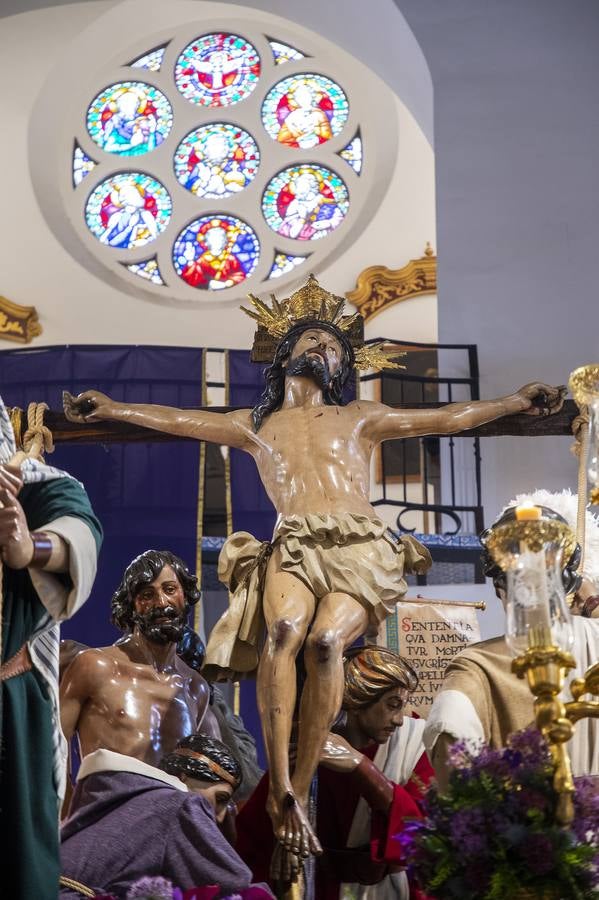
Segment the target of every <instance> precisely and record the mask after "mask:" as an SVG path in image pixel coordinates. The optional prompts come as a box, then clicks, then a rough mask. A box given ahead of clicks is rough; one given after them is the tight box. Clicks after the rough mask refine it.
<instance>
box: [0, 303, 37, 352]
mask: <svg viewBox="0 0 599 900" xmlns="http://www.w3.org/2000/svg"><path fill="white" fill-rule="evenodd" d="M41 333H42V326H41V325H40V323H39V320H38V316H37V310H36V308H35V306H19V304H18V303H12V302H11V301H10V300H7V299H6V297H0V340H5V341H16V342H17V343H19V344H29V343H30V342H31V341H32V340H33V338H34V337H37V336H38V335H40V334H41Z"/></svg>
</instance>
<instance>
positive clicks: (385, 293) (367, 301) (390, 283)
mask: <svg viewBox="0 0 599 900" xmlns="http://www.w3.org/2000/svg"><path fill="white" fill-rule="evenodd" d="M436 293H437V257H436V256H435V254H434V251H433V248H432V247H431V245H430V243H429V244H427V245H426V249H425V251H424V256H422V257H421V258H420V259H411V260H410V262H409V263H407V264H406V265H405V266H403V268H401V269H388V268H387V267H386V266H369V267H368V268H367V269H364V271H363V272H361V273H360V274H359V275H358V282H357V286H356V288H355V290H353V291H350V292H349V293H348V294H346V295H345V296H346V298H347V300H349V302H350V303H353V304H354V306H357V308H358V311H359V312H360V314H361V315H362V317H363V319H364V321H365V322H368V320H369V319H372V318H373V317H374V316H376V315H377V314H378V313H380V312H382V311H383V310H384V309H387V308H388V307H389V306H393V305H394V304H395V303H400V302H401V301H402V300H409V299H410V298H411V297H418V296H419V295H421V294H436Z"/></svg>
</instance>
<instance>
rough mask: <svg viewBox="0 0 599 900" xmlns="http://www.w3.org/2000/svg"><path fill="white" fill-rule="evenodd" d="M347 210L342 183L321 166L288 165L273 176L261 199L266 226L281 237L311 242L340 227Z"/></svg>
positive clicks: (347, 202) (347, 196)
mask: <svg viewBox="0 0 599 900" xmlns="http://www.w3.org/2000/svg"><path fill="white" fill-rule="evenodd" d="M348 209H349V195H348V191H347V187H346V186H345V183H344V181H343V180H342V179H341V178H340V177H339V175H336V174H335V172H332V171H331V170H330V169H326V168H325V167H324V166H317V165H314V164H311V163H309V164H306V165H299V166H289V168H287V169H284V170H283V171H282V172H279V174H278V175H275V177H274V178H272V179H271V180H270V181H269V183H268V184H267V186H266V189H265V191H264V194H263V196H262V212H263V214H264V218H265V219H266V223H267V225H268V226H269V227H270V228H272V230H273V231H275V232H276V233H277V234H281V235H283V237H289V238H293V239H294V240H298V241H315V240H318V239H319V238H323V237H326V236H327V235H328V234H330V233H331V231H334V229H335V228H337V226H338V225H340V224H341V222H342V221H343V219H344V218H345V216H346V215H347V211H348Z"/></svg>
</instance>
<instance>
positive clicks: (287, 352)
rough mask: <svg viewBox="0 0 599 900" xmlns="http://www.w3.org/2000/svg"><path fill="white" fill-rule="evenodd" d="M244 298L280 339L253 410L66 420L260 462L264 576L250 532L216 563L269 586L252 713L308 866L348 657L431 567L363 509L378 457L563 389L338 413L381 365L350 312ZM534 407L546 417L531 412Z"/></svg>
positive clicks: (98, 410)
mask: <svg viewBox="0 0 599 900" xmlns="http://www.w3.org/2000/svg"><path fill="white" fill-rule="evenodd" d="M252 302H253V304H254V307H255V309H256V310H257V311H256V312H251V313H250V315H252V316H253V317H254V318H256V319H257V320H258V322H259V324H260V325H261V326H262V333H263V334H264V333H265V332H268V335H270V336H271V339H272V338H278V339H279V343H278V344H277V346H276V351H275V354H274V360H273V364H272V365H271V366H270V368H269V369H267V371H266V373H265V378H266V390H265V392H264V395H263V397H262V398H261V400H260V403H259V404H258V405H257V406H256V408H255V409H253V410H250V409H244V410H236V411H233V412H230V413H214V412H205V411H192V410H179V409H172V408H170V407H160V406H153V405H145V404H135V405H133V404H127V403H119V402H116V401H114V400H111V399H110V398H109V397H106V396H105V395H103V394H100V393H99V392H97V391H87V392H85V393H83V394H80V395H79V397H77V398H73V397H71V396H70V395H66V396H65V412H66V414H67V416H68V418H70V419H71V420H72V421H77V422H84V421H95V420H102V419H114V420H120V421H127V422H130V423H132V424H136V425H142V426H145V427H147V428H154V429H156V430H158V431H165V432H168V433H169V434H175V435H182V436H186V437H195V438H197V439H198V440H207V441H214V442H216V443H218V444H225V445H228V446H230V447H236V448H239V449H241V450H245V451H246V452H247V453H250V454H251V455H252V456H253V458H254V460H255V461H256V465H257V467H258V471H259V473H260V477H261V478H262V482H263V484H264V486H265V488H266V491H267V493H268V495H269V497H270V499H271V501H272V503H273V505H274V507H275V509H276V511H277V513H278V516H279V518H278V521H277V526H276V528H275V534H274V537H273V544H272V554H271V556H270V559H269V561H268V567H267V570H266V572H265V577H264V578H263V579H262V577H260V578H256V577H255V574H256V565H255V562H254V563H252V562H251V560H249V559H248V551H249V545H248V541H247V540H246V539H248V538H250V536H249V535H245V536H244V535H243V534H242V535H233V536H232V537H231V538H230V539H229V541H228V547H227V545H225V549H224V550H223V554H222V555H221V563H220V566H221V570H222V572H223V574H224V576H225V579H226V580H227V581H228V582H229V584H230V586H231V587H232V588H233V589H235V585H237V586H238V587H239V586H242V583H243V582H254V583H255V582H257V581H258V582H260V587H261V586H262V581H263V596H261V597H260V603H259V605H260V609H261V611H263V614H264V618H265V620H266V626H267V632H268V637H267V641H266V645H265V647H264V650H263V652H262V654H261V656H260V665H259V671H258V703H259V709H260V715H261V720H262V726H263V731H264V737H265V743H266V749H267V755H268V761H269V769H270V775H271V782H270V797H269V812H270V815H271V818H272V821H273V826H274V830H275V834H276V836H277V838H278V839H279V841H281V843H282V844H283V846H284V847H285V848H286V849H287V850H289V851H291V852H295V853H299V854H300V855H304V856H305V855H307V854H308V853H319V852H320V846H319V843H318V840H317V838H316V836H315V835H314V834H313V831H312V829H311V827H310V825H309V822H308V819H307V816H306V812H305V810H306V808H307V797H308V791H309V787H310V783H311V779H312V776H313V774H314V771H315V769H316V766H317V765H318V760H319V758H320V752H321V749H322V747H323V745H324V742H325V740H326V737H327V734H328V732H329V729H330V727H331V724H332V722H333V720H334V719H335V716H336V715H337V713H338V711H339V708H340V705H341V698H342V696H343V664H342V655H343V650H344V648H346V647H347V646H349V645H350V644H351V643H352V642H353V641H354V640H355V639H356V638H357V637H358V636H359V635H361V634H363V633H364V632H366V631H367V629H368V627H369V625H370V626H371V628H374V627H376V626H377V625H378V624H379V623H380V622H381V621H382V620H384V619H385V618H386V616H387V615H389V614H390V613H391V612H392V611H393V609H394V607H395V604H396V602H397V601H398V600H399V599H401V597H402V596H403V594H404V593H405V590H406V583H405V581H404V579H403V577H402V573H403V569H404V563H405V562H406V559H405V557H407V562H408V563H411V565H412V567H413V568H416V567H418V566H420V569H421V570H423V569H425V568H426V567H427V564H428V563H429V562H430V557H429V556H428V552H427V551H426V550H425V548H423V547H421V546H420V545H418V544H417V542H415V541H412V542H407V541H406V540H405V539H404V540H401V541H400V542H397V541H396V540H395V539H394V538H393V537H392V536H391V535H390V534H389V532H388V531H387V529H386V527H385V525H384V523H383V522H382V521H381V520H380V519H378V518H377V516H376V513H375V511H374V509H373V507H372V506H371V505H370V502H369V489H370V483H369V482H370V460H371V457H372V453H373V450H374V448H375V447H376V446H377V445H378V444H380V443H381V442H382V441H386V440H392V439H394V438H406V437H415V436H417V435H425V434H452V433H455V432H458V431H462V430H465V429H468V428H473V427H474V426H476V425H480V424H482V423H484V422H489V421H492V420H493V419H497V418H499V417H501V416H504V415H508V414H511V413H518V412H527V413H530V414H541V413H546V414H549V413H550V412H552V411H557V409H559V408H560V406H561V403H562V400H563V393H564V391H563V389H560V388H553V387H548V386H546V385H541V384H529V385H526V386H525V387H523V388H521V389H520V390H519V391H518V392H517V393H515V394H512V395H510V396H508V397H503V398H501V399H499V400H490V401H478V402H474V401H473V402H468V403H453V404H450V405H448V406H445V407H443V408H441V409H424V410H409V409H394V408H391V407H389V406H386V405H385V404H383V403H376V402H370V401H364V400H357V401H354V402H352V403H349V404H348V405H347V406H342V405H341V404H342V393H343V387H344V385H345V383H346V382H347V380H348V378H349V376H350V374H351V370H352V368H353V367H354V366H358V365H359V366H360V367H362V368H367V367H371V368H372V367H375V366H378V368H382V367H383V366H385V365H387V364H388V360H386V359H385V357H384V354H383V353H382V352H381V351H380V350H378V351H374V352H373V348H372V347H370V348H365V347H358V348H357V349H355V347H354V346H353V345H352V340H351V330H352V326H353V323H354V322H355V320H356V316H355V315H354V316H351V317H348V316H343V315H342V309H343V303H344V301H343V299H342V298H339V297H335V296H334V295H332V294H330V293H328V292H327V291H325V290H323V289H322V288H321V287H320V286H319V285H318V282H317V281H316V279H315V278H314V277H313V276H311V277H310V279H309V281H308V282H307V284H306V285H304V287H303V288H301V289H300V290H299V291H297V292H296V293H295V294H293V296H292V297H291V298H289V299H288V300H287V301H283V302H282V303H281V304H279V303H278V302H277V301H276V300H274V299H273V307H272V309H271V308H269V307H267V306H266V305H265V304H263V303H261V302H260V301H259V300H257V299H256V298H252ZM268 335H267V336H268ZM396 355H397V354H396ZM539 398H543V401H542V402H543V403H544V408H543V409H540V408H538V407H535V406H534V401H535V400H537V401H538V400H539ZM254 543H255V544H256V545H257V542H254ZM264 556H265V554H264V553H262V554H261V555H260V562H262V561H263V560H264ZM254 602H256V601H254ZM246 626H247V614H246V613H244V614H243V621H242V622H241V631H240V637H243V634H245V631H249V632H250V633H251V635H252V636H253V637H254V638H255V637H256V634H257V632H256V630H255V629H254V628H252V627H249V628H247V627H246ZM217 627H218V626H217ZM244 629H245V631H244ZM309 629H310V632H309V634H308V630H309ZM242 632H243V634H242ZM213 635H214V632H213ZM221 637H222V634H219V644H220V642H221V641H220V639H221ZM211 644H212V645H213V650H214V653H215V656H216V657H217V658H218V659H219V660H221V659H222V652H220V651H221V649H222V648H221V647H220V646H216V647H214V642H213V641H212V640H211V642H210V644H209V647H208V654H207V660H208V661H209V662H210V657H211V646H210V645H211ZM301 647H303V648H304V662H305V667H306V672H307V678H306V682H305V686H304V689H303V693H302V698H301V706H300V722H299V736H298V750H297V764H296V767H295V771H294V773H293V777H290V770H289V758H288V747H289V738H290V732H291V725H292V717H293V711H294V707H295V700H296V674H295V657H296V655H297V653H298V651H299V649H300V648H301ZM236 649H237V648H236ZM250 655H251V654H250ZM231 668H235V666H231Z"/></svg>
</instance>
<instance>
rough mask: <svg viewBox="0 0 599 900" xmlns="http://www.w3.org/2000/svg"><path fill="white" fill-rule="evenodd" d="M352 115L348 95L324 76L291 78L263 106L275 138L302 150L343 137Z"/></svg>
mask: <svg viewBox="0 0 599 900" xmlns="http://www.w3.org/2000/svg"><path fill="white" fill-rule="evenodd" d="M348 115H349V104H348V102H347V97H346V96H345V93H344V92H343V90H342V89H341V88H340V87H339V85H338V84H336V83H335V82H334V81H332V80H331V79H330V78H325V76H324V75H314V74H301V75H290V76H289V77H288V78H284V79H283V80H282V81H279V82H278V84H275V86H274V87H273V88H271V90H270V91H269V92H268V94H267V95H266V99H265V100H264V103H263V104H262V122H263V123H264V127H265V128H266V130H267V132H268V134H269V135H270V136H271V138H272V139H273V140H274V141H277V142H278V143H279V144H284V145H285V146H287V147H298V148H300V149H302V150H308V149H310V148H311V147H316V146H318V144H324V143H325V141H328V140H330V138H332V137H334V136H335V135H336V134H339V132H340V131H341V130H342V129H343V126H344V125H345V123H346V122H347V117H348Z"/></svg>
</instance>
